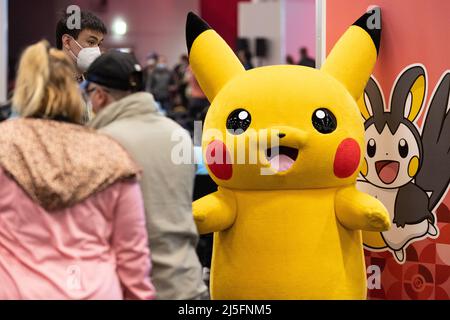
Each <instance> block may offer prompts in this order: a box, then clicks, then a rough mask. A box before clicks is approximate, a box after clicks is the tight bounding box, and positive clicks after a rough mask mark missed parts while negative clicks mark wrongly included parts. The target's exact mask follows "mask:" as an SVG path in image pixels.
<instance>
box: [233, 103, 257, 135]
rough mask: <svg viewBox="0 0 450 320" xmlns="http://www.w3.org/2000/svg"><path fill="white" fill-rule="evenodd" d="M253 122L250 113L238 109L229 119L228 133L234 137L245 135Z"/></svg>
mask: <svg viewBox="0 0 450 320" xmlns="http://www.w3.org/2000/svg"><path fill="white" fill-rule="evenodd" d="M251 122H252V117H251V115H250V113H249V112H248V111H247V110H245V109H236V110H234V111H233V112H231V113H230V115H229V116H228V119H227V129H228V132H230V133H231V134H234V135H238V134H242V133H244V132H245V131H246V130H247V129H248V127H249V126H250V123H251Z"/></svg>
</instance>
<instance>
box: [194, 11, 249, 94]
mask: <svg viewBox="0 0 450 320" xmlns="http://www.w3.org/2000/svg"><path fill="white" fill-rule="evenodd" d="M186 43H187V48H188V52H189V63H190V65H191V68H192V70H193V72H194V74H195V77H196V78H197V81H198V83H199V84H200V87H201V88H202V90H203V92H204V93H205V94H206V96H207V97H208V100H209V101H211V102H212V100H214V98H215V97H216V95H217V93H218V92H219V91H220V90H221V89H222V88H223V87H224V85H225V84H226V83H227V82H228V81H230V80H231V79H232V78H234V77H235V76H236V75H238V74H240V73H242V72H245V69H244V67H243V66H242V64H241V62H240V61H239V59H238V58H237V57H236V55H235V54H234V52H233V50H231V48H230V47H229V46H228V45H227V43H226V42H225V41H224V40H223V39H222V38H221V37H220V36H219V35H218V34H217V33H216V32H215V31H214V30H212V29H211V27H210V26H209V25H208V24H207V23H206V22H205V21H203V20H202V19H201V18H200V17H198V16H197V15H195V14H194V13H192V12H189V14H188V16H187V22H186Z"/></svg>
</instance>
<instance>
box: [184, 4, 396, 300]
mask: <svg viewBox="0 0 450 320" xmlns="http://www.w3.org/2000/svg"><path fill="white" fill-rule="evenodd" d="M370 17H371V15H370V14H369V12H368V13H366V14H365V15H363V16H362V17H361V18H360V19H358V20H357V21H356V22H355V23H354V24H353V25H352V26H351V27H350V28H349V29H348V30H347V31H346V32H345V34H344V35H343V36H342V37H341V39H340V40H339V41H338V43H337V44H336V46H335V47H334V48H333V50H332V51H331V53H330V55H329V56H328V58H327V60H326V62H325V64H324V65H323V66H322V68H321V69H320V70H317V69H313V68H308V67H302V66H292V65H289V66H288V65H279V66H268V67H261V68H256V69H253V70H249V71H245V70H244V68H243V66H242V64H241V63H240V61H239V60H238V58H237V57H236V55H235V54H234V53H233V51H232V50H231V49H230V48H229V47H228V46H227V44H226V43H225V41H224V40H223V39H222V38H221V37H220V36H219V35H218V34H217V33H216V32H215V31H214V30H212V29H211V28H210V27H209V25H208V24H207V23H206V22H205V21H203V20H202V19H201V18H199V17H198V16H196V15H195V14H193V13H189V15H188V18H187V25H186V40H187V46H188V51H189V60H190V64H191V67H192V70H193V71H194V74H195V76H196V78H197V80H198V82H199V84H200V86H201V88H202V89H203V91H204V92H205V94H206V96H207V97H208V99H209V101H210V102H211V107H210V109H209V111H208V113H207V116H206V120H205V124H204V129H203V138H202V147H203V157H204V160H205V163H206V164H207V167H208V171H209V173H210V175H211V177H212V178H213V179H214V181H215V182H216V183H217V184H218V186H219V187H218V191H217V192H215V193H212V194H210V195H208V196H206V197H204V198H201V199H199V200H198V201H196V202H194V205H193V211H194V219H195V221H196V224H197V228H198V230H199V232H200V233H201V234H205V233H211V232H214V248H213V258H212V267H211V296H212V298H213V299H365V298H366V269H365V263H364V254H363V247H362V240H361V230H368V231H382V230H387V229H388V228H389V227H390V222H389V216H388V213H387V211H386V209H385V207H384V206H383V205H382V204H381V203H380V202H379V201H378V200H376V199H375V198H372V197H371V196H369V195H367V194H365V193H361V192H359V191H358V190H357V189H356V188H355V182H356V178H357V175H358V172H359V169H360V164H361V159H362V156H363V152H362V151H363V147H364V127H363V122H362V117H361V115H360V111H359V109H358V105H357V103H356V101H357V100H358V99H359V98H360V96H361V95H362V93H363V90H364V87H365V85H366V83H367V81H368V79H369V76H370V74H371V72H372V69H373V67H374V65H375V62H376V59H377V54H378V46H379V41H380V33H381V30H380V29H379V28H378V29H370V28H368V27H367V20H368V19H370Z"/></svg>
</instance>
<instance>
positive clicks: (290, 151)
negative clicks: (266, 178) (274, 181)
mask: <svg viewBox="0 0 450 320" xmlns="http://www.w3.org/2000/svg"><path fill="white" fill-rule="evenodd" d="M266 156H267V160H269V163H270V166H271V167H272V169H274V170H276V171H277V172H284V171H287V170H289V169H290V168H291V167H292V166H293V164H294V163H295V160H297V157H298V149H296V148H291V147H285V146H279V147H274V148H269V149H267V151H266Z"/></svg>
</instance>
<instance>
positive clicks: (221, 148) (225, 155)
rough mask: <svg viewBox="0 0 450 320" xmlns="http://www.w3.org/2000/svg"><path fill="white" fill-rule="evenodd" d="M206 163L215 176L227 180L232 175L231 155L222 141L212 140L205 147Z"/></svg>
mask: <svg viewBox="0 0 450 320" xmlns="http://www.w3.org/2000/svg"><path fill="white" fill-rule="evenodd" d="M206 163H207V165H208V167H209V169H210V170H211V172H212V174H214V175H215V176H216V177H217V178H219V179H221V180H229V179H231V176H232V175H233V166H232V165H231V156H230V153H229V152H228V149H227V147H226V146H225V144H224V143H223V142H222V141H219V140H214V141H212V142H211V143H210V144H209V145H208V147H207V149H206Z"/></svg>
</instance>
